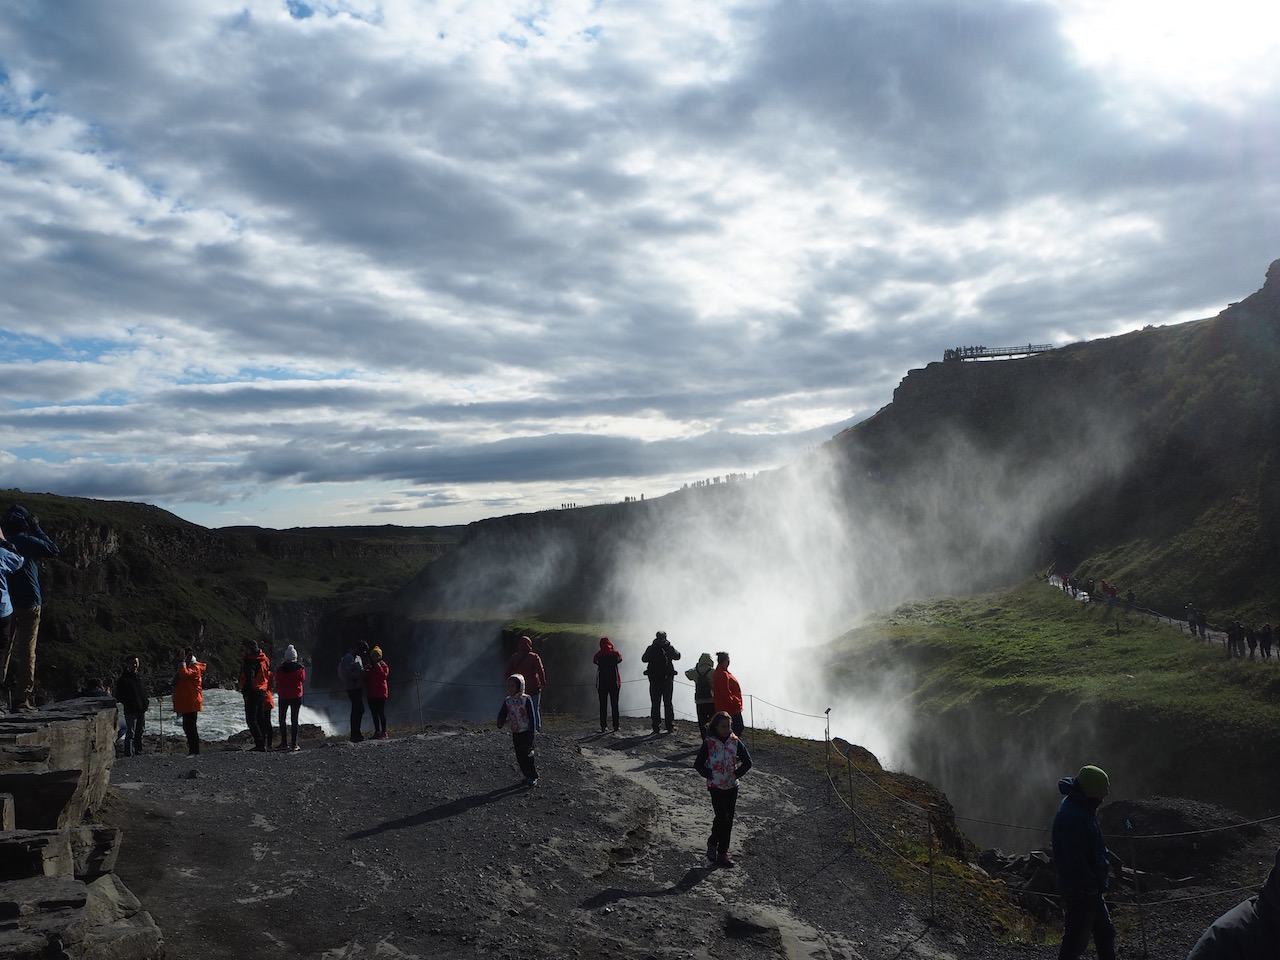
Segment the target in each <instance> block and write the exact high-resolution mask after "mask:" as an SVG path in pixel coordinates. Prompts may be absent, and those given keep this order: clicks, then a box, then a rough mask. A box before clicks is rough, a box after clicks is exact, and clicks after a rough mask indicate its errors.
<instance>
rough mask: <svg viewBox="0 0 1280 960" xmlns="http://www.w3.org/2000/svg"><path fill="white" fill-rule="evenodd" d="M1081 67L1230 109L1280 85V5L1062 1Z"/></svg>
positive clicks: (1222, 0) (1252, 0) (1229, 0)
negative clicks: (1235, 101) (1279, 66)
mask: <svg viewBox="0 0 1280 960" xmlns="http://www.w3.org/2000/svg"><path fill="white" fill-rule="evenodd" d="M1060 8H1061V11H1062V15H1063V30H1064V33H1065V34H1066V36H1067V37H1068V38H1069V39H1070V40H1071V42H1072V43H1073V44H1074V45H1075V47H1076V51H1077V53H1078V54H1079V56H1080V58H1081V60H1082V61H1083V62H1084V63H1085V64H1086V65H1088V66H1090V67H1092V68H1095V69H1098V70H1100V71H1102V72H1103V73H1106V74H1110V75H1115V76H1116V78H1117V80H1119V81H1120V82H1124V83H1139V84H1154V85H1157V86H1163V87H1176V88H1177V89H1179V90H1181V91H1182V92H1184V93H1187V94H1191V95H1193V96H1196V97H1199V98H1202V99H1205V100H1214V101H1218V102H1229V101H1230V100H1232V99H1234V98H1238V97H1247V96H1250V95H1254V94H1257V93H1259V92H1262V91H1264V90H1266V89H1269V88H1274V87H1276V86H1277V78H1278V76H1280V72H1278V71H1277V68H1276V64H1277V63H1278V62H1280V60H1278V59H1277V55H1280V5H1276V4H1271V3H1265V2H1259V0H1215V2H1214V3H1205V2H1204V0H1164V2H1160V0H1063V2H1062V3H1061V4H1060Z"/></svg>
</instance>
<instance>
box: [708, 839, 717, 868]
mask: <svg viewBox="0 0 1280 960" xmlns="http://www.w3.org/2000/svg"><path fill="white" fill-rule="evenodd" d="M707 860H708V861H709V862H710V863H715V862H716V842H715V841H714V840H708V841H707Z"/></svg>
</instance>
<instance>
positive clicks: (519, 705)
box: [498, 673, 538, 787]
mask: <svg viewBox="0 0 1280 960" xmlns="http://www.w3.org/2000/svg"><path fill="white" fill-rule="evenodd" d="M504 724H505V725H506V727H507V729H508V730H510V731H511V747H512V749H513V750H515V753H516V763H517V764H519V765H520V772H521V773H522V774H524V784H525V786H526V787H536V786H537V785H538V768H537V766H536V764H535V763H534V760H533V744H534V734H535V733H536V731H535V730H534V727H533V700H532V699H530V697H529V695H528V694H527V693H525V692H524V677H522V676H520V674H518V673H513V674H512V675H511V676H509V677H507V696H506V699H505V700H503V701H502V707H501V709H499V710H498V729H499V730H501V729H502V727H503V725H504Z"/></svg>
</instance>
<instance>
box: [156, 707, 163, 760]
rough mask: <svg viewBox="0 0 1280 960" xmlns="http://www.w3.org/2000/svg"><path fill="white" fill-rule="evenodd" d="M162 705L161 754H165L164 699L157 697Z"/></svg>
mask: <svg viewBox="0 0 1280 960" xmlns="http://www.w3.org/2000/svg"><path fill="white" fill-rule="evenodd" d="M156 702H157V703H159V704H160V753H164V697H156Z"/></svg>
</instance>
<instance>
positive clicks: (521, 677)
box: [507, 673, 524, 697]
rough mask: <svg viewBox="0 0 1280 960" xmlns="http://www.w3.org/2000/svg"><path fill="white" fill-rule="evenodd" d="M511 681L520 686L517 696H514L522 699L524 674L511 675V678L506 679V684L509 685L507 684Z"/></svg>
mask: <svg viewBox="0 0 1280 960" xmlns="http://www.w3.org/2000/svg"><path fill="white" fill-rule="evenodd" d="M512 680H514V681H515V682H516V683H518V684H520V692H519V693H517V694H516V696H517V697H523V696H524V674H523V673H513V674H512V675H511V676H509V677H507V682H508V683H509V682H511V681H512Z"/></svg>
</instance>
